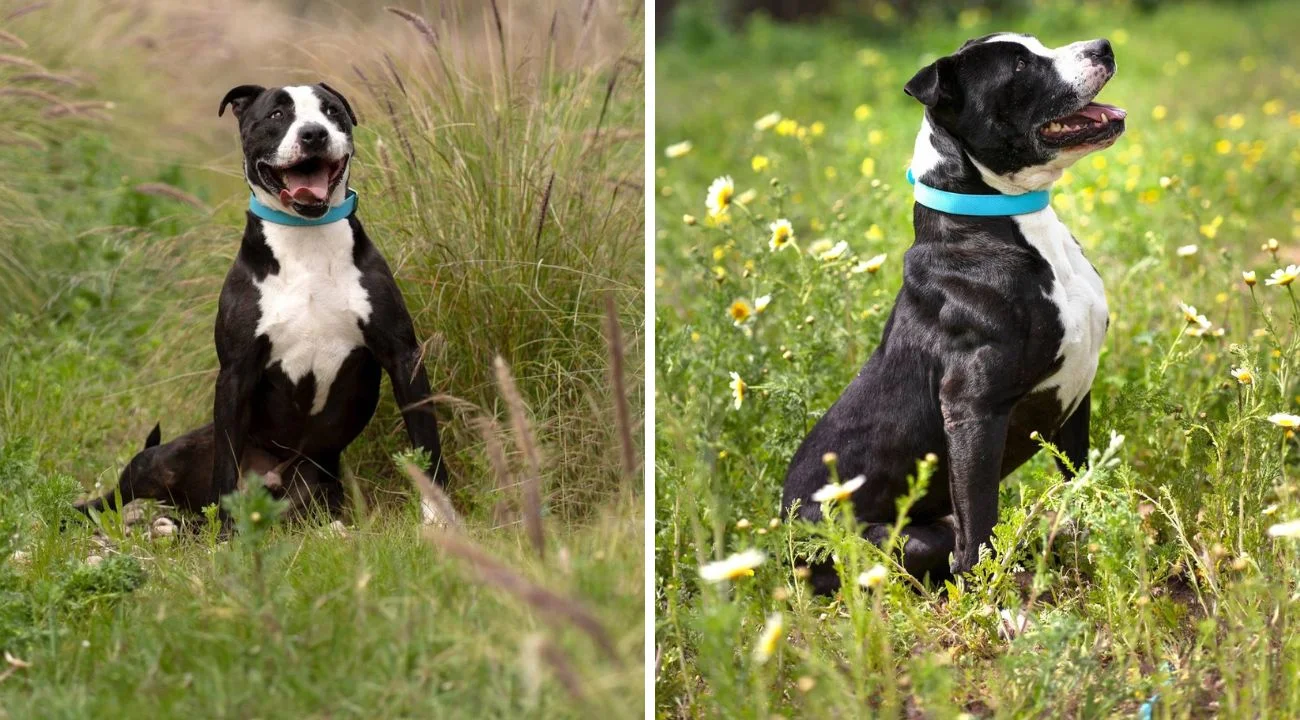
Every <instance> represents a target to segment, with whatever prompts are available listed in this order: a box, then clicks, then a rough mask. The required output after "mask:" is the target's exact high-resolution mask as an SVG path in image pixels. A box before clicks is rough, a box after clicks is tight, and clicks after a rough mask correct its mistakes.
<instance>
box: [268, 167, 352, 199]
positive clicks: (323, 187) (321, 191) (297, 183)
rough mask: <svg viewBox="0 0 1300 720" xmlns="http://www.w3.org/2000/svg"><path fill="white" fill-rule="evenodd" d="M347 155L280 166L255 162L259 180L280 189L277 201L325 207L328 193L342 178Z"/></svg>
mask: <svg viewBox="0 0 1300 720" xmlns="http://www.w3.org/2000/svg"><path fill="white" fill-rule="evenodd" d="M348 157H349V156H347V155H344V156H343V157H342V158H340V159H338V160H327V159H325V158H320V157H314V158H308V159H306V160H303V161H301V162H298V163H295V164H293V165H290V166H288V167H282V168H277V167H273V166H272V165H270V164H269V163H265V162H258V163H257V169H258V172H260V173H261V175H262V180H263V181H264V182H265V183H266V184H267V185H268V186H269V187H270V188H271V189H272V190H278V191H279V194H280V202H281V203H283V204H284V205H285V206H288V205H290V204H293V205H297V206H299V207H303V208H316V207H324V205H325V204H326V203H327V202H328V201H329V196H330V193H331V192H333V191H334V188H335V187H336V186H337V185H338V184H339V180H341V179H342V178H343V169H344V168H346V167H347V166H348Z"/></svg>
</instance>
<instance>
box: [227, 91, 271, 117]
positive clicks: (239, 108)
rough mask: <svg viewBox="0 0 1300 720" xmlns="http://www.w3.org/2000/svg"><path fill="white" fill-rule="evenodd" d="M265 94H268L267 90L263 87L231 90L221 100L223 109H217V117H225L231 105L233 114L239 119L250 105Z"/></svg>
mask: <svg viewBox="0 0 1300 720" xmlns="http://www.w3.org/2000/svg"><path fill="white" fill-rule="evenodd" d="M263 92H266V88H264V87H262V86H261V85H240V86H239V87H236V88H231V89H230V92H228V93H226V96H225V97H223V98H221V107H219V108H217V117H221V116H222V115H225V114H226V106H227V105H229V106H230V110H231V112H233V113H234V114H235V117H236V118H238V117H239V116H240V115H243V114H244V109H245V108H247V107H248V105H249V103H251V102H253V101H254V100H256V99H257V96H258V95H261V94H262V93H263Z"/></svg>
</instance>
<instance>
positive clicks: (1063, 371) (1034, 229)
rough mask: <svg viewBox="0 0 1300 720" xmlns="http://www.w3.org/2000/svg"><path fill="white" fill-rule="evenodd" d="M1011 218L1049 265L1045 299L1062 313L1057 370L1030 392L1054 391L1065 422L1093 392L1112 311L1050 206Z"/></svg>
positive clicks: (1092, 270)
mask: <svg viewBox="0 0 1300 720" xmlns="http://www.w3.org/2000/svg"><path fill="white" fill-rule="evenodd" d="M1012 219H1013V220H1015V221H1016V225H1017V226H1018V227H1019V228H1020V233H1021V234H1022V235H1024V236H1025V239H1026V240H1027V241H1029V244H1030V245H1032V246H1033V247H1034V249H1035V250H1037V251H1038V253H1039V254H1040V255H1042V256H1043V259H1044V260H1046V261H1047V263H1048V264H1049V265H1051V266H1052V276H1053V278H1052V287H1051V289H1050V290H1049V291H1048V292H1047V299H1048V300H1049V301H1050V302H1051V303H1052V304H1053V305H1055V306H1056V310H1057V312H1058V313H1060V316H1061V326H1062V328H1063V329H1064V334H1063V335H1062V337H1061V350H1060V354H1059V356H1058V357H1059V358H1060V359H1061V366H1060V368H1058V369H1057V370H1056V372H1055V373H1053V374H1052V375H1051V376H1050V377H1048V378H1046V379H1044V380H1043V381H1042V382H1040V383H1039V384H1038V385H1037V386H1036V387H1035V388H1034V390H1035V391H1038V390H1048V389H1051V388H1055V389H1056V398H1057V400H1058V401H1059V402H1060V403H1061V407H1062V408H1064V409H1065V411H1066V416H1067V417H1068V416H1069V414H1070V413H1073V412H1074V409H1075V408H1077V407H1078V406H1079V402H1080V401H1081V400H1083V396H1084V395H1085V394H1087V392H1088V390H1090V389H1091V388H1092V379H1093V376H1094V375H1096V374H1097V359H1098V356H1099V354H1100V353H1101V345H1102V343H1103V342H1105V340H1106V321H1107V317H1108V315H1109V312H1110V310H1109V308H1108V307H1107V305H1106V291H1105V289H1104V288H1103V287H1102V284H1101V276H1100V275H1098V274H1097V271H1096V269H1095V268H1093V266H1092V263H1090V262H1088V259H1087V258H1085V257H1084V256H1083V250H1082V248H1080V247H1079V243H1078V241H1076V240H1075V239H1074V237H1073V236H1072V235H1071V234H1070V231H1069V229H1067V228H1066V227H1065V225H1064V224H1063V223H1062V222H1061V221H1060V220H1059V219H1057V217H1056V212H1055V211H1054V210H1052V208H1051V207H1047V208H1044V209H1042V210H1039V211H1038V212H1036V213H1029V214H1028V215H1015V216H1013V217H1012Z"/></svg>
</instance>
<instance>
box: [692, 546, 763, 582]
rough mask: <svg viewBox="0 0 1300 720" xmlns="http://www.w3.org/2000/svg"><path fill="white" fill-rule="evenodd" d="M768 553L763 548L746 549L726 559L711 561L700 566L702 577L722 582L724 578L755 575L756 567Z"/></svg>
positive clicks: (736, 578) (734, 578)
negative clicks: (764, 552)
mask: <svg viewBox="0 0 1300 720" xmlns="http://www.w3.org/2000/svg"><path fill="white" fill-rule="evenodd" d="M766 559H767V555H765V554H763V551H762V550H745V551H744V552H739V553H736V554H734V555H731V556H728V557H727V558H726V559H723V560H718V561H717V562H711V563H709V564H707V565H704V566H702V567H701V568H700V579H701V580H704V581H706V582H722V581H723V580H739V579H740V578H743V577H753V576H754V568H756V567H758V566H759V565H762V564H763V561H764V560H766Z"/></svg>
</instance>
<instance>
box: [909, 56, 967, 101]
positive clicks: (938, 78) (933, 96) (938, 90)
mask: <svg viewBox="0 0 1300 720" xmlns="http://www.w3.org/2000/svg"><path fill="white" fill-rule="evenodd" d="M953 65H954V61H953V59H952V58H951V57H941V58H939V59H938V60H935V61H934V62H932V63H930V64H929V65H926V66H925V67H923V68H921V69H920V70H918V71H917V72H916V74H915V75H913V76H912V79H911V80H908V81H907V84H906V85H904V86H903V92H905V93H907V94H908V95H911V96H912V97H914V98H916V99H917V100H918V101H920V103H921V104H922V105H924V106H926V107H929V108H932V107H934V106H936V105H938V104H939V103H941V102H943V101H944V100H947V99H951V98H952V97H953V95H954V94H955V93H954V87H953V86H954V83H953V81H954V79H955V78H954V76H955V75H956V68H955V67H953Z"/></svg>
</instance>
